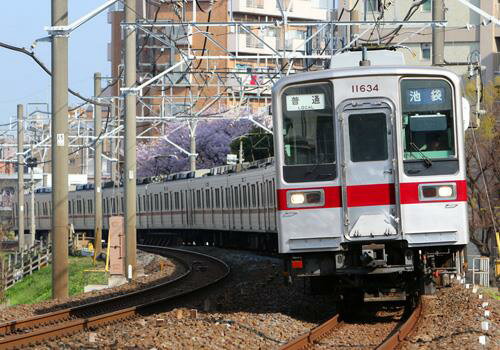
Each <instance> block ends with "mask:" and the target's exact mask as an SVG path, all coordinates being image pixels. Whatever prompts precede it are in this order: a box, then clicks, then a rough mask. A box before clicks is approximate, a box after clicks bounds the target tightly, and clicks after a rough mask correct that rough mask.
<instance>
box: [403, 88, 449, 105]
mask: <svg viewBox="0 0 500 350" xmlns="http://www.w3.org/2000/svg"><path fill="white" fill-rule="evenodd" d="M444 101H445V93H444V88H441V87H436V88H413V89H407V90H406V103H407V105H409V106H411V105H413V106H418V105H433V104H441V103H443V102H444Z"/></svg>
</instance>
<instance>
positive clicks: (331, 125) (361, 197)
mask: <svg viewBox="0 0 500 350" xmlns="http://www.w3.org/2000/svg"><path fill="white" fill-rule="evenodd" d="M365 64H366V61H365ZM468 113H469V112H468V103H467V101H466V100H465V99H464V98H463V97H462V87H461V82H460V78H459V77H458V76H457V75H455V74H454V73H452V72H450V71H448V70H446V69H442V68H431V67H407V66H360V67H348V68H339V69H330V70H325V71H318V72H308V73H303V74H295V75H291V76H288V77H285V78H283V79H281V80H280V81H279V82H278V83H277V84H276V85H275V87H274V89H273V119H274V120H273V122H274V135H275V137H274V142H275V150H277V151H276V154H275V158H276V184H277V198H278V205H277V221H278V237H279V252H280V253H282V254H284V255H285V256H286V260H287V274H288V276H289V278H290V279H293V278H297V277H308V278H310V280H311V284H312V286H313V287H315V288H320V287H322V286H325V285H326V286H327V287H328V288H330V289H336V290H337V292H338V295H339V297H340V298H341V299H347V298H354V299H361V298H364V300H376V299H377V300H380V299H386V300H391V299H399V298H404V297H405V296H406V294H407V293H408V291H410V290H416V289H418V287H419V286H420V287H422V288H424V289H425V288H427V289H428V291H429V289H432V285H433V284H432V283H431V281H432V276H434V277H436V276H437V275H438V274H440V273H441V274H445V273H460V272H462V265H463V249H464V247H465V245H466V244H467V243H468V240H469V237H468V224H467V203H466V201H467V189H466V176H465V154H464V130H465V129H466V128H467V127H468V117H469V115H468Z"/></svg>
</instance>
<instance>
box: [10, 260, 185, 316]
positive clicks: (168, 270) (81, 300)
mask: <svg viewBox="0 0 500 350" xmlns="http://www.w3.org/2000/svg"><path fill="white" fill-rule="evenodd" d="M137 266H138V269H139V270H142V271H143V272H144V275H143V276H141V277H139V278H138V279H137V281H136V282H134V283H131V284H125V285H121V286H118V287H114V288H108V289H103V290H98V291H93V292H89V293H82V294H79V295H74V296H72V297H69V298H66V299H55V300H49V301H45V302H41V303H37V304H24V305H16V306H10V307H6V308H4V309H2V310H1V312H0V322H5V321H10V320H15V319H17V320H19V319H23V318H27V317H30V316H33V315H37V314H41V313H46V312H51V311H55V310H60V309H63V308H67V307H72V306H77V305H82V304H86V303H89V302H94V301H98V300H102V299H105V298H109V297H111V296H116V295H120V294H123V293H126V292H130V291H133V290H136V289H139V288H142V287H144V286H146V285H153V284H155V283H158V281H159V280H164V279H165V278H172V277H174V276H177V275H178V274H180V273H182V272H183V271H182V270H181V268H176V265H175V262H172V261H170V260H169V259H167V258H164V257H161V256H158V255H154V254H150V253H145V252H142V251H139V252H138V253H137Z"/></svg>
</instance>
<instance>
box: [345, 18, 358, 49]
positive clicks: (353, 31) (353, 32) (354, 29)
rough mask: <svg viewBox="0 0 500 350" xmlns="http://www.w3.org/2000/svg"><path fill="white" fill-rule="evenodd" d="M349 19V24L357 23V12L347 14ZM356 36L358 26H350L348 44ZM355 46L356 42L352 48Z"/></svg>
mask: <svg viewBox="0 0 500 350" xmlns="http://www.w3.org/2000/svg"><path fill="white" fill-rule="evenodd" d="M349 19H350V21H351V22H357V21H359V11H358V10H352V11H351V12H349ZM356 35H359V24H358V25H352V26H350V39H349V40H348V42H350V41H352V40H354V37H355V36H356ZM357 44H358V42H357V41H356V42H355V43H353V45H352V46H357Z"/></svg>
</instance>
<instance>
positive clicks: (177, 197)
mask: <svg viewBox="0 0 500 350" xmlns="http://www.w3.org/2000/svg"><path fill="white" fill-rule="evenodd" d="M174 196H175V209H179V192H175V195H174Z"/></svg>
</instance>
